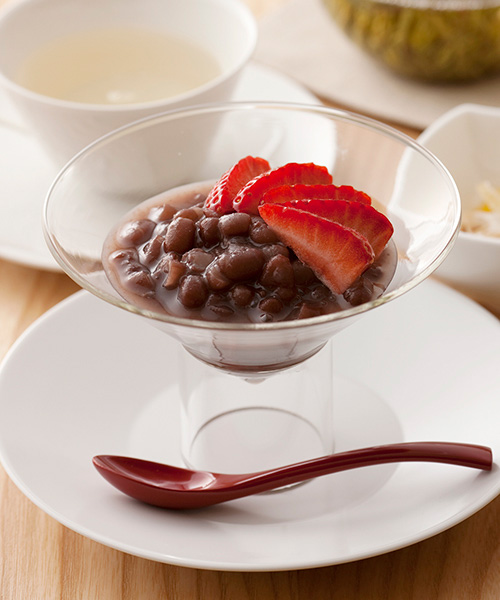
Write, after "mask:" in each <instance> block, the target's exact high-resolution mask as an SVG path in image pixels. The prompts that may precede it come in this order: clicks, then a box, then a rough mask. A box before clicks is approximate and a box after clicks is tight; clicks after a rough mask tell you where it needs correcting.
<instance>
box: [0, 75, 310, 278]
mask: <svg viewBox="0 0 500 600" xmlns="http://www.w3.org/2000/svg"><path fill="white" fill-rule="evenodd" d="M233 100H235V101H240V100H276V101H278V100H288V101H290V102H303V103H306V104H317V103H318V99H317V98H316V96H313V95H312V94H311V93H309V92H308V91H307V90H306V89H305V88H303V87H302V86H301V85H299V84H297V83H296V82H295V81H293V80H292V79H290V78H289V77H287V76H284V75H281V74H280V73H279V72H277V71H275V70H274V69H271V68H269V67H263V66H259V65H257V64H255V63H252V64H250V65H249V66H248V67H247V68H246V69H245V71H244V72H243V73H242V75H241V80H240V82H239V84H238V87H237V89H236V91H235V92H234V95H233ZM12 123H19V118H18V117H17V115H16V114H15V113H14V112H13V110H12V108H11V106H10V105H8V104H7V101H6V100H5V99H3V98H1V97H0V155H1V156H2V160H1V161H0V189H1V190H2V198H1V201H0V258H5V259H7V260H10V261H13V262H16V263H20V264H24V265H27V266H30V267H37V268H40V269H46V270H59V267H58V265H57V263H56V261H55V260H54V259H53V257H52V255H51V254H50V252H49V250H48V248H47V246H46V244H45V240H44V238H43V233H42V228H41V212H42V206H43V202H44V200H45V195H46V193H47V191H48V189H49V187H50V184H51V183H52V181H53V180H54V179H55V177H56V175H57V168H55V167H54V166H53V165H52V164H51V162H50V161H49V159H48V158H47V157H46V156H45V153H44V151H43V149H42V148H41V146H40V145H39V144H38V142H37V141H36V140H35V139H34V138H33V137H32V136H31V135H30V134H29V132H27V131H26V130H25V129H23V127H22V125H18V124H17V125H13V124H12Z"/></svg>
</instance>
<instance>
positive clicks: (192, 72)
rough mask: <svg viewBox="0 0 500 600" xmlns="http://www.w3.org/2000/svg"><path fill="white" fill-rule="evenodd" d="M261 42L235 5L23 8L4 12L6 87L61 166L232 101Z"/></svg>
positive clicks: (0, 19)
mask: <svg viewBox="0 0 500 600" xmlns="http://www.w3.org/2000/svg"><path fill="white" fill-rule="evenodd" d="M256 40H257V27H256V23H255V20H254V18H253V16H252V14H251V13H250V11H249V10H248V8H247V7H246V6H245V5H243V4H241V3H240V2H239V1H238V0H183V1H182V2H179V1H176V0H142V1H141V2H140V3H139V2H135V1H131V0H99V2H88V1H86V0H20V1H18V2H15V3H13V4H12V6H10V5H7V7H5V8H4V9H3V11H2V12H1V13H0V82H1V85H2V87H3V89H4V91H5V92H6V94H7V96H8V97H9V98H10V100H11V101H12V103H13V104H14V106H15V108H16V109H17V110H18V111H19V113H20V117H21V119H22V122H23V124H24V125H25V126H26V127H27V128H29V129H30V130H32V131H33V133H34V134H35V135H36V136H37V137H38V139H39V140H40V142H41V143H42V145H43V146H44V148H45V150H46V151H47V152H48V154H50V156H51V157H52V158H53V159H54V160H55V161H56V163H57V165H58V166H60V165H62V164H64V163H65V162H67V160H69V159H70V158H71V157H72V156H74V155H75V154H76V153H77V152H79V151H80V150H81V149H82V148H84V147H85V146H86V145H87V144H89V143H90V142H92V141H94V140H95V139H97V138H99V137H100V136H102V135H103V134H105V133H107V132H109V131H111V130H113V129H116V128H118V127H120V126H122V125H125V124H127V123H129V122H131V121H135V120H138V119H141V118H143V117H146V116H149V115H152V114H155V113H159V112H163V111H166V110H170V109H175V108H178V107H184V106H187V105H191V104H200V103H207V102H212V101H221V100H222V101H223V100H228V99H230V97H231V93H232V91H233V89H234V87H235V84H236V82H237V79H238V76H239V74H240V73H241V71H242V68H243V67H244V66H245V64H246V63H247V61H248V59H249V58H250V57H251V55H252V53H253V50H254V48H255V44H256Z"/></svg>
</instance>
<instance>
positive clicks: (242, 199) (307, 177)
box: [233, 163, 332, 215]
mask: <svg viewBox="0 0 500 600" xmlns="http://www.w3.org/2000/svg"><path fill="white" fill-rule="evenodd" d="M296 183H303V184H318V183H319V184H327V183H328V184H329V183H332V176H331V175H330V173H329V172H328V169H327V168H326V167H321V166H319V165H315V164H314V163H288V164H286V165H283V166H282V167H278V168H277V169H273V170H271V171H269V172H268V173H263V174H262V175H258V176H257V177H255V178H254V179H252V180H251V181H249V182H248V183H247V184H246V185H245V186H244V187H243V188H242V189H241V190H240V191H239V192H238V194H237V195H236V197H235V199H234V201H233V208H234V210H236V211H237V212H246V213H249V214H252V215H258V214H259V211H258V206H259V204H261V202H262V197H263V195H264V194H265V193H266V192H267V191H269V190H270V189H272V188H274V187H277V186H281V185H285V184H287V185H293V184H296Z"/></svg>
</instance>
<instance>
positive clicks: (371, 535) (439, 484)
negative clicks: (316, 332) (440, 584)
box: [0, 281, 500, 571]
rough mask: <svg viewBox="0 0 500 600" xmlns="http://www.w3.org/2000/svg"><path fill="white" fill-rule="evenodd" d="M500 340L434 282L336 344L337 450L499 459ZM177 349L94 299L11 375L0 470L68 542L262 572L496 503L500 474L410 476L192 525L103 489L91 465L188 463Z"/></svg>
mask: <svg viewBox="0 0 500 600" xmlns="http://www.w3.org/2000/svg"><path fill="white" fill-rule="evenodd" d="M499 334H500V323H499V322H498V320H496V319H495V318H494V317H492V316H491V315H490V314H489V313H487V312H486V311H484V310H483V309H481V308H480V307H479V306H477V305H476V304H474V303H472V302H471V301H469V300H468V299H466V298H465V297H463V296H461V295H459V294H457V293H456V292H454V291H452V290H450V289H449V288H447V287H444V286H442V285H440V284H438V283H436V282H433V281H427V282H425V283H424V284H422V285H421V286H419V287H418V288H417V289H416V290H415V291H412V292H410V293H409V294H407V295H406V296H404V297H403V298H400V299H398V300H395V301H394V302H392V303H390V304H389V305H386V306H382V307H380V308H378V309H376V310H374V311H373V312H371V313H370V314H368V315H366V316H364V317H363V318H362V319H360V320H359V321H358V322H356V323H355V324H354V325H352V326H351V327H350V328H348V329H346V330H345V331H343V332H342V333H340V334H338V336H337V337H336V338H335V339H334V348H335V352H336V355H337V358H336V362H335V371H336V372H337V373H342V375H343V379H338V383H339V384H340V388H341V389H340V390H339V395H340V397H339V398H338V399H337V400H336V404H335V407H336V408H335V414H336V418H337V425H338V433H337V449H338V450H339V451H340V450H343V449H347V448H353V447H359V446H364V445H371V444H377V443H387V442H391V441H394V442H397V441H401V440H407V441H410V440H412V441H416V440H433V439H437V440H449V441H463V442H471V443H480V444H485V445H489V446H491V447H492V448H493V451H494V454H495V456H500V439H499V436H498V421H499V418H500V405H499V403H498V398H499V395H500V380H499V378H498V364H499V362H500V335H499ZM178 348H179V347H178V345H177V342H174V341H172V340H171V339H170V338H169V337H167V336H165V335H164V334H162V333H160V332H159V331H158V330H156V329H154V328H153V327H151V326H150V325H149V324H146V323H144V322H143V321H141V320H140V318H139V317H136V316H134V315H131V314H128V313H125V312H123V311H120V310H118V309H116V308H114V307H111V306H108V305H106V304H104V303H103V302H102V301H100V300H97V299H95V298H94V297H92V296H90V295H89V294H88V293H86V292H79V293H78V294H76V295H75V296H74V297H73V298H70V299H69V300H67V301H65V302H63V303H62V304H60V305H58V306H57V307H55V308H54V309H53V310H51V311H49V312H48V313H47V314H46V315H45V316H43V317H42V318H41V319H40V320H39V321H38V322H37V323H35V324H34V325H33V326H32V327H31V328H30V329H29V330H28V331H27V332H26V333H25V334H24V335H23V336H22V337H21V338H20V339H19V341H18V342H17V343H16V344H15V346H14V347H13V348H12V350H11V351H10V352H9V354H8V357H7V358H6V360H5V361H4V363H3V365H2V367H1V369H0V458H1V459H2V462H3V465H4V467H5V469H6V470H7V472H8V474H9V475H10V477H11V478H12V479H13V480H14V482H15V483H16V484H17V485H18V487H19V488H20V489H21V490H22V491H23V492H24V493H25V494H26V495H27V496H28V498H30V499H31V500H32V501H33V502H34V503H35V504H36V505H38V506H39V507H40V508H42V509H43V510H44V511H46V512H47V513H48V514H49V515H51V516H52V517H54V518H55V519H57V520H58V521H60V522H61V523H63V524H64V525H66V526H67V527H69V528H70V529H73V530H75V531H77V532H79V533H80V534H82V535H84V536H87V537H89V538H91V539H94V540H97V541H98V542H101V543H103V544H105V545H108V546H111V547H113V548H117V549H119V550H122V551H124V552H127V553H130V554H134V555H137V556H141V557H145V558H149V559H153V560H157V561H161V562H165V563H171V564H176V565H183V566H189V567H198V568H204V569H222V570H237V571H259V570H263V571H265V570H284V569H297V568H306V567H317V566H323V565H331V564H337V563H342V562H347V561H353V560H357V559H361V558H365V557H369V556H374V555H376V554H380V553H384V552H388V551H390V550H394V549H397V548H401V547H403V546H406V545H408V544H411V543H414V542H417V541H419V540H422V539H425V538H427V537H430V536H432V535H435V534H437V533H439V532H441V531H443V530H445V529H447V528H449V527H451V526H453V525H455V524H456V523H458V522H460V521H462V520H463V519H465V518H466V517H468V516H470V515H471V514H473V513H474V512H476V511H477V510H479V509H480V508H482V507H483V506H485V505H486V504H487V503H488V502H490V501H491V500H492V499H493V498H495V497H496V496H497V495H498V493H499V491H500V470H499V469H498V467H496V466H495V468H494V470H493V471H492V472H491V473H482V472H478V471H475V470H472V469H466V468H461V467H454V466H448V465H436V464H424V463H422V464H419V463H414V464H401V465H385V466H380V467H370V468H366V469H359V470H356V471H350V472H345V473H340V474H337V475H332V476H331V477H323V478H320V479H317V480H315V481H312V482H310V483H308V484H306V485H304V486H301V487H298V488H295V489H293V490H289V491H287V492H284V493H281V494H271V495H263V496H258V497H252V498H246V499H241V500H238V501H235V502H232V503H228V504H225V505H220V506H216V507H212V508H210V509H205V510H199V511H193V512H189V511H187V512H176V511H166V510H161V509H156V508H153V507H149V506H146V505H143V504H140V503H138V502H135V501H133V500H131V499H130V498H128V497H126V496H124V495H122V494H120V493H119V492H117V491H116V490H115V489H114V488H112V487H111V486H110V485H108V484H107V483H106V482H105V481H104V479H102V478H101V477H100V476H99V475H98V473H97V472H96V471H95V470H94V468H93V466H92V464H91V458H92V456H93V455H94V454H100V453H116V454H131V455H135V456H141V457H144V458H152V459H160V460H164V461H165V462H173V463H179V453H178V450H177V448H178V436H179V432H178V429H179V427H178V424H179V415H178V412H177V406H176V383H175V373H176V365H175V357H176V356H177V355H178V354H179V352H178ZM162 386H166V388H167V389H166V392H165V395H164V396H162V395H161V393H160V392H161V390H162ZM164 391H165V390H164Z"/></svg>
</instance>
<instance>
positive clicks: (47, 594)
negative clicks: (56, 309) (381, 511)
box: [0, 0, 500, 600]
mask: <svg viewBox="0 0 500 600" xmlns="http://www.w3.org/2000/svg"><path fill="white" fill-rule="evenodd" d="M4 1H5V0H4ZM11 1H12V0H11ZM247 1H248V4H249V5H250V6H251V7H252V9H253V10H254V11H255V13H256V15H258V16H261V15H263V14H265V12H266V11H267V10H272V9H274V8H275V7H277V6H278V5H281V4H283V3H284V2H286V1H287V0H247ZM0 3H3V2H2V1H1V0H0ZM414 133H415V134H416V133H417V132H414ZM0 161H1V157H0ZM0 168H1V166H0ZM77 289H78V287H77V286H76V284H74V283H73V282H72V281H70V280H69V279H68V278H67V277H66V276H65V275H63V274H59V273H49V272H44V271H41V270H37V269H32V268H29V267H24V266H19V265H16V264H12V263H9V262H6V261H1V260H0V358H3V357H4V356H5V354H6V353H7V352H8V350H9V348H10V347H11V346H12V344H13V343H14V342H15V340H16V339H17V338H18V337H19V335H20V334H21V333H22V332H23V331H24V330H25V329H26V327H27V326H28V325H29V324H30V323H32V322H33V321H34V320H35V319H36V318H37V317H39V316H40V315H42V314H43V313H44V312H45V311H46V310H48V309H49V308H50V307H51V306H53V305H55V304H56V303H58V302H59V301H60V300H62V299H63V298H65V297H66V296H68V295H70V294H72V293H73V292H75V291H77ZM499 401H500V399H499ZM19 435H22V432H19ZM26 443H29V441H28V440H27V441H26ZM0 540H1V541H0V599H1V600H14V599H16V600H56V599H65V600H93V599H103V600H129V599H130V600H132V599H147V600H156V599H163V598H165V599H182V600H184V599H186V600H195V599H203V600H226V599H227V600H298V599H304V600H306V599H307V600H322V599H331V600H351V599H360V600H372V599H373V600H410V599H411V600H435V599H436V600H437V599H439V600H462V599H464V600H475V599H478V600H479V599H482V600H497V599H498V598H500V548H499V546H500V499H497V500H495V501H493V502H492V503H491V504H490V505H488V506H487V507H486V508H484V509H483V510H481V511H480V512H479V513H477V514H476V515H474V516H472V517H471V518H469V519H468V520H466V521H465V522H464V523H462V524H460V525H458V526H455V527H453V528H452V529H450V530H448V531H447V532H445V533H442V534H440V535H437V536H435V537H433V538H431V539H429V540H427V541H424V542H421V543H419V544H415V545H413V546H410V547H408V548H406V549H403V550H399V551H397V552H392V553H389V554H385V555H382V556H380V557H376V558H371V559H368V560H363V561H359V562H353V563H349V564H345V565H340V566H333V567H326V568H321V569H311V570H304V571H287V572H277V573H226V572H216V571H215V572H213V571H201V570H196V569H188V568H181V567H175V566H169V565H165V564H160V563H155V562H151V561H148V560H144V559H140V558H136V557H133V556H129V555H127V554H124V553H122V552H118V551H116V550H113V549H111V548H108V547H106V546H103V545H101V544H99V543H96V542H93V541H90V540H88V539H86V538H85V537H83V536H81V535H79V534H76V533H74V532H72V531H70V530H69V529H67V528H65V527H64V526H62V525H60V524H59V523H58V522H56V521H55V520H54V519H52V518H51V517H49V516H47V515H46V514H45V513H44V512H43V511H41V510H40V509H38V508H37V507H35V506H34V505H33V504H32V503H31V502H30V501H29V500H28V499H27V498H26V497H25V496H23V494H21V492H20V491H18V489H17V488H16V487H15V485H14V484H13V483H12V482H11V481H10V479H9V478H8V477H7V475H6V474H5V472H4V471H3V469H1V468H0Z"/></svg>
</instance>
